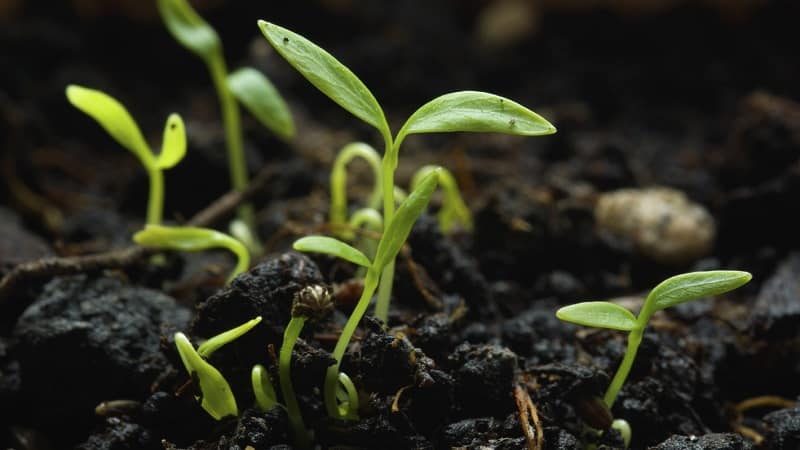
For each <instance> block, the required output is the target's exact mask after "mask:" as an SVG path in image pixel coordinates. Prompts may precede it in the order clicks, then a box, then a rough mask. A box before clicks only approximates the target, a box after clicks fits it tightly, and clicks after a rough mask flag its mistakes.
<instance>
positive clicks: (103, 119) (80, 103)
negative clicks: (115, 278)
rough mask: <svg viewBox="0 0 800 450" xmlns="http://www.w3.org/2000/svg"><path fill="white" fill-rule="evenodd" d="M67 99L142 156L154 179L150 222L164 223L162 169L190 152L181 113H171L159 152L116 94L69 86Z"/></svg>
mask: <svg viewBox="0 0 800 450" xmlns="http://www.w3.org/2000/svg"><path fill="white" fill-rule="evenodd" d="M67 99H68V100H69V102H70V103H72V105H73V106H74V107H76V108H78V109H80V110H81V111H83V112H84V113H86V114H87V115H88V116H90V117H91V118H93V119H94V120H96V121H97V123H99V124H100V126H101V127H103V129H105V130H106V131H107V132H108V134H109V135H111V137H112V138H114V140H116V141H117V142H119V144H120V145H122V146H123V147H125V148H127V149H128V150H130V151H131V152H132V153H133V154H134V155H136V157H137V158H139V161H140V162H141V163H142V165H143V166H144V168H145V170H146V171H147V175H148V176H149V178H150V194H149V199H148V202H147V223H148V224H153V225H156V224H159V223H161V217H162V215H163V210H164V175H163V173H162V171H163V170H165V169H169V168H171V167H174V166H175V165H176V164H178V163H179V162H180V161H181V159H183V157H184V155H185V154H186V130H185V128H184V125H183V120H182V119H181V116H179V115H177V114H170V115H169V117H168V118H167V123H166V125H165V126H164V139H163V140H162V142H161V152H160V153H159V154H158V155H156V154H154V153H153V151H152V150H151V149H150V146H149V145H148V144H147V141H145V139H144V136H143V135H142V132H141V131H140V130H139V126H138V125H136V122H135V121H134V120H133V118H132V117H131V115H130V113H129V112H128V110H127V109H125V107H124V106H122V104H121V103H120V102H118V101H117V100H115V99H114V98H113V97H111V96H109V95H108V94H105V93H103V92H100V91H97V90H94V89H89V88H85V87H82V86H77V85H69V86H67Z"/></svg>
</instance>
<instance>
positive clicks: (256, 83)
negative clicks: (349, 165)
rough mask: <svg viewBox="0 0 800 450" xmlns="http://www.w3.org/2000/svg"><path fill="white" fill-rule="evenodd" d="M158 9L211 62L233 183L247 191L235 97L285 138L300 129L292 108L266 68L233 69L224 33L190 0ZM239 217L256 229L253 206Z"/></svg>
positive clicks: (170, 1) (163, 0) (167, 0)
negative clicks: (224, 47) (263, 70)
mask: <svg viewBox="0 0 800 450" xmlns="http://www.w3.org/2000/svg"><path fill="white" fill-rule="evenodd" d="M158 10H159V11H160V13H161V18H162V19H163V20H164V23H165V24H166V26H167V29H168V30H169V32H170V33H171V34H172V36H173V37H174V38H175V40H176V41H178V42H179V43H180V44H181V45H183V46H184V47H185V48H186V49H188V50H189V51H191V52H193V53H194V54H196V55H197V56H198V57H199V58H200V59H202V60H203V62H205V64H206V66H207V67H208V71H209V73H210V75H211V80H212V82H213V83H214V88H215V89H216V91H217V97H218V98H219V103H220V108H221V110H222V120H223V124H224V127H225V141H226V144H227V147H228V166H229V169H230V177H231V182H232V184H233V188H234V189H236V190H238V191H242V190H244V188H245V187H246V186H247V178H248V176H247V164H246V161H245V155H244V148H243V146H242V128H241V121H240V117H239V107H238V105H237V104H236V100H237V99H238V100H239V102H240V103H241V104H242V105H244V106H245V108H247V109H248V110H249V111H250V113H251V114H253V116H255V118H256V119H258V120H259V121H260V122H261V123H262V124H263V125H264V126H265V127H267V129H269V130H270V131H272V132H273V133H275V135H277V136H278V137H280V138H281V139H284V140H288V139H290V138H292V137H293V136H294V132H295V128H294V122H293V120H292V116H291V113H290V112H289V108H288V107H287V106H286V102H285V101H284V100H283V98H282V97H281V96H280V94H279V93H278V91H277V90H276V89H275V87H274V86H273V84H272V83H271V82H270V81H269V79H267V78H266V77H265V76H264V75H263V74H262V73H261V72H259V71H257V70H255V69H253V68H250V67H245V68H242V69H239V70H237V71H235V72H233V73H231V74H228V68H227V65H226V63H225V57H224V56H223V54H222V41H220V38H219V35H217V32H216V31H215V30H214V28H212V27H211V26H210V25H209V24H208V23H207V22H206V21H205V20H203V18H202V17H200V15H199V14H197V12H196V11H195V10H194V9H193V8H192V7H191V5H189V3H188V2H187V1H186V0H158ZM239 218H240V219H241V220H242V221H243V222H244V223H245V224H246V225H247V226H248V227H249V228H250V230H253V229H254V228H255V216H254V212H253V208H252V205H250V204H244V205H242V206H241V207H240V208H239ZM251 234H252V233H251Z"/></svg>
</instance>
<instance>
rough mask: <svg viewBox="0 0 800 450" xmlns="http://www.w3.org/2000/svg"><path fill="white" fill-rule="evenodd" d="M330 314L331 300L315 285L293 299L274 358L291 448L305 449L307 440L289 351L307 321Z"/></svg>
mask: <svg viewBox="0 0 800 450" xmlns="http://www.w3.org/2000/svg"><path fill="white" fill-rule="evenodd" d="M332 311H333V299H332V298H331V292H330V290H329V289H327V288H325V287H323V286H319V285H312V286H306V287H305V288H303V289H301V290H300V291H298V292H297V293H296V294H295V296H294V301H293V302H292V318H291V320H290V321H289V324H288V325H287V326H286V330H285V331H284V333H283V344H282V345H281V350H280V353H279V356H278V374H279V376H280V382H281V393H282V394H283V401H284V402H285V403H286V413H287V415H288V417H289V424H290V426H291V427H292V434H293V436H294V439H295V444H296V446H297V447H299V448H309V447H310V444H311V436H310V435H309V433H308V431H307V430H306V426H305V424H304V423H303V415H302V413H301V412H300V406H299V405H298V404H297V397H296V396H295V395H294V387H293V386H292V372H291V368H292V351H293V350H294V345H295V343H296V342H297V338H298V337H299V336H300V332H301V331H303V326H304V325H305V323H306V321H307V320H309V319H311V320H322V319H324V318H325V317H326V316H327V315H328V314H330V313H331V312H332Z"/></svg>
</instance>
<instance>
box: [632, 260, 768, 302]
mask: <svg viewBox="0 0 800 450" xmlns="http://www.w3.org/2000/svg"><path fill="white" fill-rule="evenodd" d="M752 278H753V276H752V275H750V274H749V273H747V272H741V271H738V270H711V271H707V272H690V273H684V274H681V275H676V276H674V277H672V278H668V279H666V280H664V281H662V282H661V283H660V284H659V285H658V286H656V287H655V288H653V290H652V291H650V294H649V295H648V296H647V300H645V309H647V308H648V305H653V306H650V307H651V308H654V311H657V310H660V309H665V308H669V307H670V306H675V305H678V304H681V303H685V302H689V301H692V300H697V299H701V298H705V297H711V296H714V295H719V294H723V293H725V292H728V291H732V290H734V289H736V288H738V287H740V286H743V285H744V284H746V283H747V282H748V281H750V279H752Z"/></svg>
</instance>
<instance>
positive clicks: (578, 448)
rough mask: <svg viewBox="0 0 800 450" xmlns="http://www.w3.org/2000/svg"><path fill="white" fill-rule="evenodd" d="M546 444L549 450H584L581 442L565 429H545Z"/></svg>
mask: <svg viewBox="0 0 800 450" xmlns="http://www.w3.org/2000/svg"><path fill="white" fill-rule="evenodd" d="M544 443H545V448H547V449H548V450H582V449H583V446H582V445H581V442H580V441H579V440H578V438H576V437H575V436H573V435H571V434H570V433H567V432H566V431H565V430H564V429H563V428H558V427H545V429H544Z"/></svg>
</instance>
